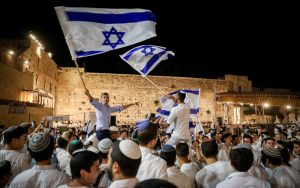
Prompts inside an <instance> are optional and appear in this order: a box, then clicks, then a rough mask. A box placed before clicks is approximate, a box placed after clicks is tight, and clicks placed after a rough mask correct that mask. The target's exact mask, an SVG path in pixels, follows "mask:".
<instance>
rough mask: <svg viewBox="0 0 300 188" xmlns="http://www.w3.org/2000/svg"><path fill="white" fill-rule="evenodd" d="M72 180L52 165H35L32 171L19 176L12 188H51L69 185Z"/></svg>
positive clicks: (13, 182) (11, 185)
mask: <svg viewBox="0 0 300 188" xmlns="http://www.w3.org/2000/svg"><path fill="white" fill-rule="evenodd" d="M69 181H70V179H69V178H68V177H67V176H66V175H65V174H64V173H62V172H61V171H59V170H57V169H55V168H53V167H52V166H51V165H43V166H40V165H34V166H33V167H32V168H31V169H29V170H26V171H24V172H22V173H21V174H19V175H17V176H16V177H15V179H13V181H12V182H11V184H10V186H9V187H11V188H33V187H39V188H49V187H58V186H59V185H63V184H66V183H69Z"/></svg>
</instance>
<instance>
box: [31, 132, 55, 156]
mask: <svg viewBox="0 0 300 188" xmlns="http://www.w3.org/2000/svg"><path fill="white" fill-rule="evenodd" d="M50 141H51V138H50V136H49V134H45V133H42V132H40V133H35V134H34V135H33V136H32V137H31V138H30V141H29V145H28V148H29V149H30V150H31V151H33V152H41V151H44V150H45V149H46V148H47V147H48V146H49V144H50Z"/></svg>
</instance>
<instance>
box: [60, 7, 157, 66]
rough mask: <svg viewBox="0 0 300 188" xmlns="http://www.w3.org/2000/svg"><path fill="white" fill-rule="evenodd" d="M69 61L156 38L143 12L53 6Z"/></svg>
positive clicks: (147, 14)
mask: <svg viewBox="0 0 300 188" xmlns="http://www.w3.org/2000/svg"><path fill="white" fill-rule="evenodd" d="M55 10H56V14H57V17H58V19H59V23H60V25H61V27H62V30H63V33H64V35H65V38H66V41H67V44H68V46H69V49H70V52H71V55H72V58H73V60H74V59H76V58H80V57H86V56H92V55H96V54H101V53H104V52H108V51H110V50H115V49H118V48H123V47H125V46H129V45H132V44H135V43H138V42H141V41H144V40H146V39H149V38H151V37H155V36H156V32H155V24H156V17H155V15H154V14H153V13H152V12H151V11H150V10H146V9H105V8H79V7H77V8H75V7H55Z"/></svg>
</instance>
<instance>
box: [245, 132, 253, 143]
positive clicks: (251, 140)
mask: <svg viewBox="0 0 300 188" xmlns="http://www.w3.org/2000/svg"><path fill="white" fill-rule="evenodd" d="M244 138H249V140H250V142H251V144H252V143H253V138H252V136H250V135H248V134H246V135H244V137H243V140H244Z"/></svg>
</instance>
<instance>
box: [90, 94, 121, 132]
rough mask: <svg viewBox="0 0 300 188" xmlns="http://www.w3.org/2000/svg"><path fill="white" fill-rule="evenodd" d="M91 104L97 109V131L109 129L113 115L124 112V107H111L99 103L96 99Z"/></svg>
mask: <svg viewBox="0 0 300 188" xmlns="http://www.w3.org/2000/svg"><path fill="white" fill-rule="evenodd" d="M91 104H92V105H93V106H94V107H95V108H96V118H97V121H96V131H99V130H106V129H108V128H109V126H110V116H111V113H114V112H120V111H122V110H123V106H115V107H110V106H109V105H105V104H102V103H100V102H98V101H97V100H96V99H94V100H93V101H92V102H91Z"/></svg>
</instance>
